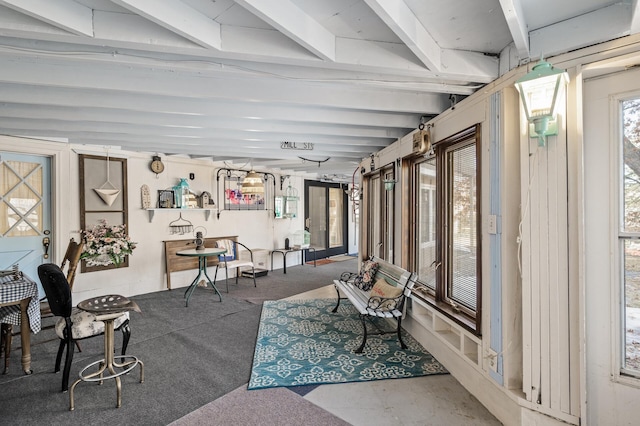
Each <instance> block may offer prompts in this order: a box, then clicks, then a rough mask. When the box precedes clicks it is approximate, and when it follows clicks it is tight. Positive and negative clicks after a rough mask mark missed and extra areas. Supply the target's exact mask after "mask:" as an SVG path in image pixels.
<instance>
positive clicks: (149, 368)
mask: <svg viewBox="0 0 640 426" xmlns="http://www.w3.org/2000/svg"><path fill="white" fill-rule="evenodd" d="M356 269H357V264H356V261H355V259H354V260H353V261H346V262H336V263H330V264H327V265H322V266H318V267H316V268H314V267H312V266H308V265H305V266H291V267H288V268H287V274H283V273H282V270H276V271H271V272H269V274H268V275H267V276H265V277H260V278H258V279H257V283H258V286H257V288H254V287H253V281H252V280H250V279H247V278H240V280H239V284H238V285H235V284H234V283H232V282H233V281H235V280H231V282H230V284H229V286H230V291H229V293H228V294H227V293H225V292H224V291H223V292H222V295H223V301H222V303H221V302H219V301H218V299H217V297H215V295H214V294H213V292H212V291H211V290H209V289H205V288H197V289H196V291H195V293H194V294H193V296H192V297H191V300H190V302H189V307H188V308H186V307H185V306H184V299H183V293H184V289H174V290H171V291H162V292H157V293H151V294H146V295H140V296H136V297H132V299H133V300H135V301H136V302H137V303H138V305H139V306H140V308H141V310H142V313H136V312H132V313H131V329H132V334H131V341H130V343H129V348H128V350H127V352H128V353H129V354H132V355H136V356H137V357H139V358H140V359H141V360H142V361H143V362H144V366H145V381H144V383H139V382H138V379H139V374H138V370H137V369H136V370H134V371H133V372H132V373H130V374H129V375H126V376H124V377H123V384H122V394H123V396H122V407H120V408H115V402H116V387H115V383H114V381H113V380H109V381H106V382H105V383H104V384H103V385H96V384H93V383H80V384H79V385H78V386H77V387H76V393H75V406H76V409H75V411H73V412H70V411H69V410H68V407H69V401H68V398H69V394H68V393H61V392H60V385H61V380H62V375H61V374H53V366H54V362H55V354H56V351H57V348H58V341H57V339H52V337H53V331H52V330H44V331H42V332H40V333H38V334H37V335H32V342H33V345H32V369H33V371H34V373H33V374H32V375H30V376H25V375H23V374H22V372H21V371H20V350H19V349H18V348H14V351H13V353H12V355H13V356H12V360H11V361H12V363H11V368H10V371H9V374H7V375H0V419H11V420H10V424H16V425H45V424H46V425H62V424H69V423H77V424H92V425H103V424H104V425H114V424H117V425H125V424H127V425H128V424H138V425H166V424H169V423H171V422H173V421H175V420H178V419H181V418H182V417H184V416H186V415H188V414H189V413H192V412H195V413H194V414H193V415H190V418H191V420H189V417H187V418H185V419H181V420H180V422H181V423H180V424H183V425H184V424H198V421H199V420H198V419H201V420H203V419H204V420H205V421H206V420H207V419H208V420H210V422H209V423H208V424H229V423H234V421H232V419H234V418H235V419H238V422H239V423H238V424H264V423H260V419H266V418H270V419H273V422H269V423H271V424H299V423H298V422H293V419H296V418H297V417H296V416H298V415H304V416H305V417H306V418H307V419H309V418H317V419H318V420H319V421H320V419H324V420H326V421H323V422H321V423H317V424H337V425H338V424H344V423H341V421H340V420H339V419H336V418H333V416H331V415H329V414H328V413H326V412H324V411H323V410H321V409H320V408H318V407H315V406H314V405H313V404H310V403H308V402H306V401H305V400H304V399H303V398H302V397H301V396H299V395H297V394H295V393H294V392H291V391H289V390H287V389H282V390H280V391H277V392H268V393H263V394H257V393H255V394H254V393H253V392H258V391H251V392H248V391H244V390H243V387H244V388H246V383H247V382H248V380H249V375H250V372H251V364H252V358H253V352H254V347H255V340H256V335H257V329H258V324H259V319H260V312H261V304H262V302H263V301H264V300H277V299H281V298H284V297H289V296H292V295H295V294H298V293H302V292H305V291H309V290H313V289H316V288H319V287H323V286H326V285H327V284H330V283H331V281H332V280H333V279H334V278H336V277H338V276H339V275H340V273H341V272H343V271H351V272H355V270H356ZM219 288H221V289H224V288H225V286H224V281H223V282H221V283H219ZM19 341H20V339H19V336H14V342H17V343H14V346H19ZM81 345H82V349H83V351H82V352H81V353H78V352H76V353H75V356H74V360H73V366H72V369H71V380H70V382H73V380H74V378H76V377H77V375H78V372H79V370H80V369H81V368H82V367H84V366H86V365H87V364H89V363H91V362H93V361H95V360H97V359H100V358H101V357H102V351H103V340H102V338H101V337H97V338H92V339H87V340H83V341H82V342H81ZM120 345H121V335H120V333H118V332H117V334H116V347H117V349H116V351H117V352H118V353H119V350H120ZM260 392H264V391H260ZM228 394H229V396H228V397H227V398H225V399H222V398H221V397H223V396H225V395H228ZM240 400H242V401H243V403H239V401H240ZM212 401H215V402H214V404H209V403H211V402H212ZM251 401H253V402H251ZM245 403H252V404H257V406H260V407H262V406H264V408H260V410H258V411H256V410H253V409H252V408H249V410H247V408H248V407H247V406H246V405H245ZM207 404H209V405H208V407H207V410H218V412H217V414H216V416H221V415H222V414H221V413H224V415H225V416H226V417H224V418H225V419H227V420H225V421H224V422H217V421H213V419H212V418H211V417H210V414H208V411H204V412H203V411H202V410H200V414H203V413H204V417H202V416H198V414H197V413H198V410H199V409H200V408H201V407H203V406H205V405H207ZM269 407H271V408H269ZM285 408H286V409H285ZM203 410H204V408H203ZM247 411H248V412H253V413H254V416H255V418H254V419H253V420H250V419H248V418H247V417H246V416H247ZM265 416H266V417H265ZM220 419H221V420H222V417H220ZM278 419H279V420H278ZM290 420H291V421H292V422H293V423H288V421H290ZM190 421H191V423H190ZM252 421H255V422H257V423H251V422H252ZM2 423H4V421H2ZM202 424H205V423H202ZM308 424H313V423H308Z"/></svg>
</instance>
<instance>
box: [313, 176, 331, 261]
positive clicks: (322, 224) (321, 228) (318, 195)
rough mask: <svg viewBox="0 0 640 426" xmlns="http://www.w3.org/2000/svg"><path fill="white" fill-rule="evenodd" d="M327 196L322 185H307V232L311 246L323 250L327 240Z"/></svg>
mask: <svg viewBox="0 0 640 426" xmlns="http://www.w3.org/2000/svg"><path fill="white" fill-rule="evenodd" d="M326 211H327V196H326V190H325V188H324V187H318V186H310V187H309V219H310V220H309V232H310V233H311V235H310V237H311V241H310V243H311V246H312V247H315V248H316V250H325V249H326V247H325V245H326V243H325V241H326V240H327V225H326V223H327V216H326Z"/></svg>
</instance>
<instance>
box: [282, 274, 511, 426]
mask: <svg viewBox="0 0 640 426" xmlns="http://www.w3.org/2000/svg"><path fill="white" fill-rule="evenodd" d="M328 297H330V298H334V297H335V289H334V287H333V286H332V285H329V286H326V287H322V288H320V289H317V290H313V291H309V292H306V293H301V294H298V295H295V296H292V297H289V299H316V298H328ZM304 398H305V399H306V400H307V401H309V402H312V403H314V404H315V405H317V406H319V407H322V408H323V409H325V410H327V411H329V412H330V413H332V414H334V415H335V416H337V417H340V418H341V419H343V420H345V421H347V422H349V423H351V424H353V425H403V426H404V425H446V426H457V425H460V426H462V425H465V426H467V425H474V426H475V425H500V424H501V423H500V422H499V421H498V420H497V419H496V418H495V417H494V416H493V415H492V414H491V413H490V412H489V411H488V410H487V409H486V408H485V407H484V406H483V405H482V404H480V402H479V401H478V400H477V399H476V398H475V397H473V396H472V395H471V394H470V393H469V392H468V391H467V390H466V389H465V388H464V387H462V385H461V384H460V383H459V382H458V381H457V380H456V379H455V378H454V377H453V376H451V375H442V376H426V377H416V378H411V379H396V380H380V381H372V382H361V383H345V384H341V385H324V386H319V387H317V388H316V389H314V390H312V391H311V392H309V393H307V394H306V395H305V396H304Z"/></svg>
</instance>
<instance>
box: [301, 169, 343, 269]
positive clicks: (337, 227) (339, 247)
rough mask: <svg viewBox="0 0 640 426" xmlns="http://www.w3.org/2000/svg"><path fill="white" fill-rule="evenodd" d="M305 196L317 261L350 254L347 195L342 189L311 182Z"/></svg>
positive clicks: (306, 220)
mask: <svg viewBox="0 0 640 426" xmlns="http://www.w3.org/2000/svg"><path fill="white" fill-rule="evenodd" d="M304 193H305V197H304V199H305V202H304V214H305V216H304V217H305V230H307V231H308V232H309V234H310V243H311V246H312V247H315V249H316V256H317V258H319V259H321V258H324V257H329V256H335V255H339V254H345V253H347V251H348V241H347V235H348V234H347V194H346V192H345V191H344V189H343V188H342V185H341V184H339V183H328V182H317V181H311V180H307V181H305V183H304Z"/></svg>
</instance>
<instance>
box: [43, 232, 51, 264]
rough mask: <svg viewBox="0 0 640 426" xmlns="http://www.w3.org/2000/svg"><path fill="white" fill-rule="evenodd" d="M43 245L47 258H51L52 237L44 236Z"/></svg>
mask: <svg viewBox="0 0 640 426" xmlns="http://www.w3.org/2000/svg"><path fill="white" fill-rule="evenodd" d="M42 245H43V246H44V255H43V257H44V258H45V259H48V258H49V246H50V245H51V239H50V238H49V237H44V238H43V239H42Z"/></svg>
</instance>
